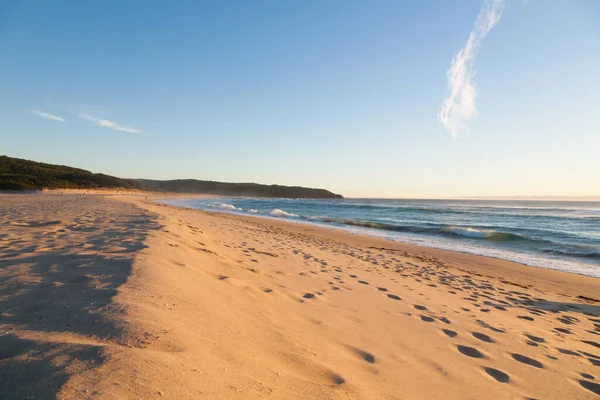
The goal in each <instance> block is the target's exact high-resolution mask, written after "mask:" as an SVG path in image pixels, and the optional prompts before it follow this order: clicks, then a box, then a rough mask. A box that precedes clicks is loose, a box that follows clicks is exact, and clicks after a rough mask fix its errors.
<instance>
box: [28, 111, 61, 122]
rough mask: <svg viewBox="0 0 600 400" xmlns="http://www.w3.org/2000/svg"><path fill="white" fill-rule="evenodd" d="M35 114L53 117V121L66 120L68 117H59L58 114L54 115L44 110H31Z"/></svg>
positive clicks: (47, 117) (48, 117)
mask: <svg viewBox="0 0 600 400" xmlns="http://www.w3.org/2000/svg"><path fill="white" fill-rule="evenodd" d="M31 113H32V114H33V115H37V116H38V117H42V118H46V119H51V120H53V121H59V122H65V121H66V119H64V118H62V117H59V116H58V115H52V114H49V113H46V112H42V111H35V110H34V111H32V112H31Z"/></svg>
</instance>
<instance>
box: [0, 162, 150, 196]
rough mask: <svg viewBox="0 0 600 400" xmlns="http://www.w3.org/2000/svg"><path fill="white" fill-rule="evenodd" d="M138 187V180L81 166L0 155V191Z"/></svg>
mask: <svg viewBox="0 0 600 400" xmlns="http://www.w3.org/2000/svg"><path fill="white" fill-rule="evenodd" d="M95 188H124V189H140V188H141V187H140V185H139V183H137V182H135V181H133V180H130V179H121V178H116V177H114V176H110V175H104V174H94V173H92V172H90V171H86V170H84V169H79V168H73V167H67V166H64V165H54V164H45V163H40V162H35V161H29V160H22V159H19V158H12V157H7V156H0V190H30V189H95Z"/></svg>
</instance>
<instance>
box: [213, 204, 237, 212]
mask: <svg viewBox="0 0 600 400" xmlns="http://www.w3.org/2000/svg"><path fill="white" fill-rule="evenodd" d="M217 207H218V208H222V209H224V210H238V211H239V210H241V208H237V207H236V206H234V205H232V204H226V203H221V204H219V205H218V206H217Z"/></svg>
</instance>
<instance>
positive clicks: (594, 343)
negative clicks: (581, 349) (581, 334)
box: [582, 340, 600, 349]
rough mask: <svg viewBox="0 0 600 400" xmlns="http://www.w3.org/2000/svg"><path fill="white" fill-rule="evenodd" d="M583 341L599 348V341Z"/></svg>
mask: <svg viewBox="0 0 600 400" xmlns="http://www.w3.org/2000/svg"><path fill="white" fill-rule="evenodd" d="M582 342H583V343H585V344H589V345H590V346H594V347H597V348H599V349H600V343H597V342H592V341H591V340H582Z"/></svg>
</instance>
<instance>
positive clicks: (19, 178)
mask: <svg viewBox="0 0 600 400" xmlns="http://www.w3.org/2000/svg"><path fill="white" fill-rule="evenodd" d="M46 189H94V190H98V189H118V190H128V191H136V190H139V191H150V192H164V193H178V194H184V193H185V194H210V195H224V196H253V197H281V198H311V199H342V198H343V196H342V195H340V194H336V193H332V192H330V191H329V190H325V189H315V188H307V187H302V186H283V185H262V184H258V183H228V182H214V181H201V180H196V179H177V180H169V181H159V180H151V179H123V178H118V177H115V176H110V175H105V174H98V173H92V172H90V171H86V170H84V169H79V168H73V167H69V166H65V165H55V164H47V163H41V162H36V161H30V160H24V159H20V158H12V157H8V156H0V191H23V190H46Z"/></svg>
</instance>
